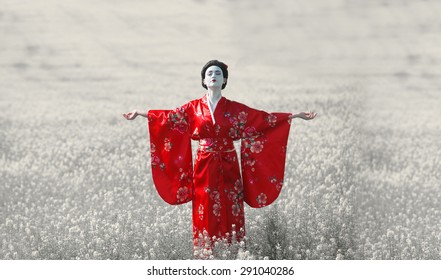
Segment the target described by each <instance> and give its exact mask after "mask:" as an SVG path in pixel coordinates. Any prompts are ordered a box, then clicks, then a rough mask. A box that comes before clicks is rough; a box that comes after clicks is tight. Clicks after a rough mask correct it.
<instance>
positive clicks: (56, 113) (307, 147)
mask: <svg viewBox="0 0 441 280" xmlns="http://www.w3.org/2000/svg"><path fill="white" fill-rule="evenodd" d="M440 14H441V3H440V2H439V1H436V0H396V1H392V0H371V1H362V0H332V1H325V0H317V1H304V0H296V1H288V0H274V1H263V0H258V1H252V0H241V1H231V0H230V1H228V0H214V1H205V0H194V1H178V0H170V1H159V0H149V1H141V0H127V1H117V0H93V1H85V0H75V1H73V0H66V1H55V0H38V1H31V0H23V1H11V0H0V172H1V176H2V177H1V183H0V209H1V211H0V239H1V242H2V243H1V250H0V258H1V259H75V258H79V259H101V258H103V259H106V258H114V259H121V258H123V259H153V258H163V259H164V258H171V259H174V258H178V259H180V258H191V257H192V248H191V205H190V204H188V205H184V206H180V207H172V206H169V205H166V204H165V203H164V202H163V201H161V200H160V198H159V197H158V195H157V194H156V191H155V189H154V187H153V185H152V182H151V175H150V166H149V161H150V158H149V152H148V147H149V144H148V132H147V124H146V122H144V121H143V120H139V119H137V120H136V121H134V122H127V121H125V120H124V119H123V118H122V114H123V113H125V112H126V111H129V110H132V109H142V110H146V109H154V108H157V109H162V108H164V109H166V108H175V107H177V106H180V105H182V104H183V103H185V102H187V101H189V100H191V99H195V98H199V97H201V96H202V95H203V94H204V90H203V88H202V87H201V86H200V70H201V68H202V66H203V65H204V64H205V63H206V62H207V61H208V60H211V59H219V60H221V61H224V62H225V63H226V64H228V65H229V71H230V78H229V81H228V87H227V88H226V89H225V90H224V95H225V96H226V97H227V98H229V99H234V100H237V101H240V102H243V103H246V104H247V105H249V106H252V107H255V108H260V109H264V110H267V111H289V112H298V111H306V110H315V111H317V112H318V113H319V117H318V118H317V119H315V120H314V121H311V122H302V121H298V122H295V123H294V124H293V130H292V132H291V136H290V147H289V151H288V153H289V154H288V162H287V170H286V178H285V182H286V183H285V189H284V191H282V195H281V197H280V198H279V200H278V201H277V203H275V204H274V205H272V206H270V207H267V208H265V209H262V210H254V209H247V210H246V211H248V212H247V215H248V217H247V232H248V235H249V238H250V240H249V241H248V247H247V248H246V250H245V249H244V251H245V253H244V254H243V255H240V256H239V257H240V258H265V257H267V258H272V259H278V258H288V259H308V258H309V259H342V258H343V259H345V258H346V259H439V258H441V252H440V249H439V248H440V247H441V246H440V245H441V230H440V229H441V224H440V221H441V207H440V205H441V195H440V193H441V192H440V191H441V186H440V182H441V172H440V171H439V169H438V168H439V166H440V160H441V152H440V151H441V149H439V148H440V146H439V143H440V142H441V111H440V109H439V108H441V95H440V90H441V79H440V75H441V67H440V66H441V65H440V64H441V51H440V48H439V46H440V45H441V36H440V34H441V19H440V18H439V15H440ZM259 211H260V212H259ZM274 233H277V234H274ZM183 241H184V242H183ZM242 249H243V248H242ZM236 257H238V256H236V255H234V256H231V255H225V256H223V257H222V256H221V258H236Z"/></svg>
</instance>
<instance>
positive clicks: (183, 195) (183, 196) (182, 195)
mask: <svg viewBox="0 0 441 280" xmlns="http://www.w3.org/2000/svg"><path fill="white" fill-rule="evenodd" d="M189 194H190V193H189V191H188V188H187V187H180V188H179V189H178V191H177V193H176V198H177V199H178V201H179V202H184V201H186V200H187V198H188V195H189Z"/></svg>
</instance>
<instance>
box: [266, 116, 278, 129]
mask: <svg viewBox="0 0 441 280" xmlns="http://www.w3.org/2000/svg"><path fill="white" fill-rule="evenodd" d="M266 121H267V122H268V125H269V126H271V127H274V126H275V125H276V122H277V116H276V115H273V114H269V115H268V117H267V118H266Z"/></svg>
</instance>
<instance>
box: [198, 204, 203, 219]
mask: <svg viewBox="0 0 441 280" xmlns="http://www.w3.org/2000/svg"><path fill="white" fill-rule="evenodd" d="M198 214H199V219H200V220H201V221H202V220H203V219H204V205H202V204H199V208H198Z"/></svg>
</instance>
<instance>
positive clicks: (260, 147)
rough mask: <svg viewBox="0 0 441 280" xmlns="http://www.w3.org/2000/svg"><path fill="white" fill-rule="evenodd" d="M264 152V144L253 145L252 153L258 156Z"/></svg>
mask: <svg viewBox="0 0 441 280" xmlns="http://www.w3.org/2000/svg"><path fill="white" fill-rule="evenodd" d="M262 150H263V144H262V142H261V141H255V142H253V143H251V147H250V151H251V152H252V153H256V154H258V153H260V152H262Z"/></svg>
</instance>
